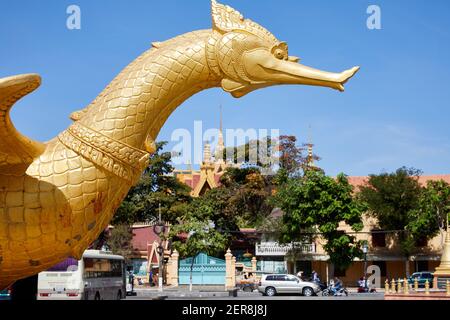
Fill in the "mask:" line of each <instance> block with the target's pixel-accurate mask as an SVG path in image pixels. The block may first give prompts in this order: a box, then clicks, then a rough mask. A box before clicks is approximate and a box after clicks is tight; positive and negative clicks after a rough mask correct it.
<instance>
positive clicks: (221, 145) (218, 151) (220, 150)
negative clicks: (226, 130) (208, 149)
mask: <svg viewBox="0 0 450 320" xmlns="http://www.w3.org/2000/svg"><path fill="white" fill-rule="evenodd" d="M223 150H225V144H224V142H223V118H222V106H220V128H219V137H218V140H217V147H216V152H215V158H216V162H223Z"/></svg>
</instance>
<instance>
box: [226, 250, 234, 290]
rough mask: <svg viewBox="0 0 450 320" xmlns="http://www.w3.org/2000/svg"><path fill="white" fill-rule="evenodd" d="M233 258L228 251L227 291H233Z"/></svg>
mask: <svg viewBox="0 0 450 320" xmlns="http://www.w3.org/2000/svg"><path fill="white" fill-rule="evenodd" d="M232 257H233V255H232V254H231V250H230V249H228V250H227V253H226V254H225V291H227V290H229V289H231V288H232V287H234V286H232V283H233V274H232V272H231V271H232V268H233V266H232V264H233V262H232Z"/></svg>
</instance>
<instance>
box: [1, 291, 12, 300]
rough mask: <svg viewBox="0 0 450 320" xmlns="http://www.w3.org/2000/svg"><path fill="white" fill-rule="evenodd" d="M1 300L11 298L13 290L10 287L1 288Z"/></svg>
mask: <svg viewBox="0 0 450 320" xmlns="http://www.w3.org/2000/svg"><path fill="white" fill-rule="evenodd" d="M0 300H11V290H10V289H5V290H1V291H0Z"/></svg>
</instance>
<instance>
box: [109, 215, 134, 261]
mask: <svg viewBox="0 0 450 320" xmlns="http://www.w3.org/2000/svg"><path fill="white" fill-rule="evenodd" d="M132 239H133V231H132V229H131V228H130V226H129V225H126V224H119V225H116V226H114V228H112V229H111V230H110V231H109V234H108V235H107V236H106V245H107V247H108V248H109V250H111V251H112V252H113V253H114V254H117V255H120V256H123V257H124V258H125V261H127V262H128V261H129V260H130V258H131V257H132V255H133V244H132V242H131V240H132Z"/></svg>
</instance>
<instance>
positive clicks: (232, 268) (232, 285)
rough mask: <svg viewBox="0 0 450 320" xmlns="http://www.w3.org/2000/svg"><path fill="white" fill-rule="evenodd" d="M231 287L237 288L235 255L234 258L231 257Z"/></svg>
mask: <svg viewBox="0 0 450 320" xmlns="http://www.w3.org/2000/svg"><path fill="white" fill-rule="evenodd" d="M231 277H232V280H231V287H232V288H235V287H236V257H235V256H233V258H231Z"/></svg>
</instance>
